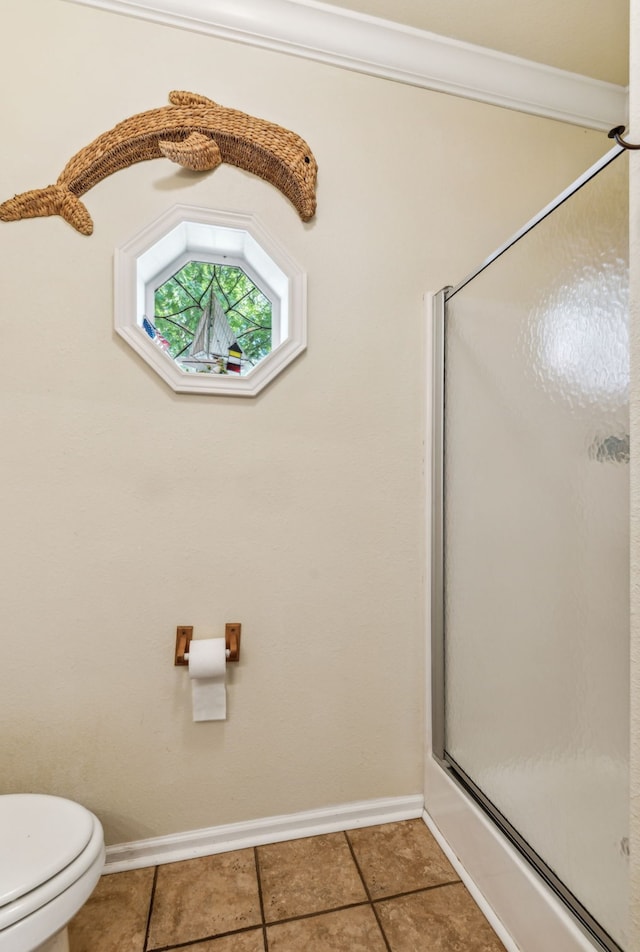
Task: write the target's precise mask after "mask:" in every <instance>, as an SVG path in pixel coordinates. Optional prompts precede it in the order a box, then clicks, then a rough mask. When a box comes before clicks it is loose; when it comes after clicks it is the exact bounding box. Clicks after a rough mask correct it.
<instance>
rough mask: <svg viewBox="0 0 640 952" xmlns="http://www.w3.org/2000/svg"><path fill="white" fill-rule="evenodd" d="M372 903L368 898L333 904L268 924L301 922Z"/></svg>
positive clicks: (279, 924) (278, 924)
mask: <svg viewBox="0 0 640 952" xmlns="http://www.w3.org/2000/svg"><path fill="white" fill-rule="evenodd" d="M368 905H370V903H368V902H367V900H366V899H363V900H362V901H361V902H349V903H347V904H346V905H344V906H332V907H331V908H330V909H316V910H315V912H303V913H300V915H299V916H289V917H288V918H286V919H274V920H273V922H268V923H267V925H268V926H282V925H285V923H287V922H300V921H301V920H303V919H314V918H316V916H324V915H326V914H328V913H330V912H344V910H345V909H357V908H358V907H359V906H368Z"/></svg>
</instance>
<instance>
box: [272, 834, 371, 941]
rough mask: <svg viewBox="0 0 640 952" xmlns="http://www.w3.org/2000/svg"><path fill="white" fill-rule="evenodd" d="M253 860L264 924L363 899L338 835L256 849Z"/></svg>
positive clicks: (345, 845) (348, 854) (347, 851)
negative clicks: (258, 874)
mask: <svg viewBox="0 0 640 952" xmlns="http://www.w3.org/2000/svg"><path fill="white" fill-rule="evenodd" d="M258 862H259V865H260V879H261V883H262V897H263V900H264V914H265V919H266V921H267V922H275V921H276V920H278V919H288V918H289V917H292V916H303V915H306V914H308V913H313V912H322V911H323V910H325V909H335V908H336V907H338V906H347V905H349V904H350V903H354V902H362V901H364V900H366V898H367V896H366V893H365V891H364V888H363V886H362V881H361V879H360V876H359V875H358V870H357V867H356V865H355V863H354V862H353V857H352V856H351V851H350V849H349V844H348V843H347V841H346V839H345V837H344V834H343V833H327V834H325V835H324V836H313V837H309V838H306V839H301V840H288V841H287V842H286V843H273V844H270V845H269V846H259V847H258Z"/></svg>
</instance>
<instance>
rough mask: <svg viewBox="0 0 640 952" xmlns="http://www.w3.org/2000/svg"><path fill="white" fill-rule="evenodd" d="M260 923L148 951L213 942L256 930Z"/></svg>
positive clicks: (164, 950)
mask: <svg viewBox="0 0 640 952" xmlns="http://www.w3.org/2000/svg"><path fill="white" fill-rule="evenodd" d="M259 929H260V924H259V923H256V925H254V926H245V927H244V928H242V929H233V930H232V931H231V932H217V933H215V935H204V936H200V937H199V938H198V939H188V940H187V941H186V942H175V943H174V944H173V945H159V946H158V947H157V948H155V949H149V950H148V952H173V950H174V949H188V948H190V947H191V946H192V945H199V944H200V943H201V942H213V941H214V940H215V939H227V938H229V937H230V936H236V935H244V934H245V933H247V932H257V931H258V930H259Z"/></svg>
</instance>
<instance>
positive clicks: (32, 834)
mask: <svg viewBox="0 0 640 952" xmlns="http://www.w3.org/2000/svg"><path fill="white" fill-rule="evenodd" d="M104 857H105V850H104V837H103V833H102V827H101V825H100V822H99V820H98V819H97V818H96V817H95V816H94V815H93V813H90V812H89V811H88V810H86V809H85V808H84V807H82V806H80V804H78V803H73V802H72V801H71V800H64V799H63V798H61V797H50V796H46V795H44V794H32V793H25V794H22V793H18V794H6V795H5V796H0V952H35V950H38V952H68V948H69V945H68V940H67V928H66V927H67V923H68V922H69V920H70V919H72V918H73V916H75V914H76V912H78V910H79V909H80V907H81V906H82V905H84V903H85V902H86V900H87V899H88V898H89V896H90V895H91V893H92V892H93V889H94V887H95V885H96V883H97V882H98V879H99V878H100V874H101V872H102V868H103V866H104Z"/></svg>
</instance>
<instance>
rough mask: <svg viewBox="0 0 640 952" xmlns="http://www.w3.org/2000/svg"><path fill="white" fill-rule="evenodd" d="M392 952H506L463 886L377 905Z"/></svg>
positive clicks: (431, 890) (416, 894)
mask: <svg viewBox="0 0 640 952" xmlns="http://www.w3.org/2000/svg"><path fill="white" fill-rule="evenodd" d="M376 909H377V910H378V915H379V916H380V922H381V924H382V928H383V929H384V932H385V935H386V937H387V939H388V941H389V945H390V946H391V950H392V952H504V946H503V945H502V943H501V942H500V940H499V939H498V937H497V935H496V934H495V932H494V931H493V929H492V928H491V926H490V925H489V923H488V922H487V920H486V919H485V918H484V916H483V915H482V913H481V912H480V910H479V908H478V907H477V906H476V904H475V902H474V901H473V899H472V898H471V896H470V895H469V893H468V892H467V890H466V889H465V887H464V886H463V885H462V883H456V884H455V885H453V886H441V887H439V888H437V889H429V890H427V891H426V892H419V893H413V894H412V895H410V896H400V897H399V898H398V899H387V900H383V901H381V902H378V903H376Z"/></svg>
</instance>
